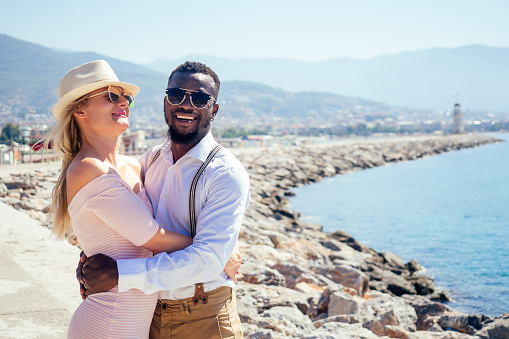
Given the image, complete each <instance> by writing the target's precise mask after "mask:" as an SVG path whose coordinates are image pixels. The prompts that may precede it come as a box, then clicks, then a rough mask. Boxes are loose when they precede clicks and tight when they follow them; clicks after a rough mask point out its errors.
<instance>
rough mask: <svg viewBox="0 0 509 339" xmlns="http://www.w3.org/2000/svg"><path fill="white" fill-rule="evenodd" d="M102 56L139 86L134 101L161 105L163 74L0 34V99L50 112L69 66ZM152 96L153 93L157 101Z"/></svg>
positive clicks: (124, 78) (131, 64)
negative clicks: (59, 85)
mask: <svg viewBox="0 0 509 339" xmlns="http://www.w3.org/2000/svg"><path fill="white" fill-rule="evenodd" d="M99 59H103V60H106V61H107V62H108V63H109V64H110V65H111V67H112V68H113V69H114V70H115V73H116V74H117V76H118V77H119V79H121V80H122V81H126V82H131V83H134V84H136V85H138V86H140V87H141V92H140V94H139V95H138V96H137V97H136V103H137V105H140V106H142V105H143V104H148V105H156V104H157V105H158V106H159V107H161V101H162V97H163V95H164V88H165V86H166V82H167V75H165V74H162V73H159V72H156V71H154V70H151V69H148V68H146V67H143V66H140V65H136V64H133V63H130V62H125V61H121V60H118V59H113V58H109V57H107V56H104V55H99V54H96V53H93V52H67V51H66V52H63V51H56V50H53V49H50V48H46V47H44V46H40V45H37V44H33V43H29V42H25V41H21V40H17V39H15V38H12V37H9V36H7V35H2V34H0V103H7V104H8V105H9V106H11V107H12V106H15V107H24V108H26V107H29V108H33V109H36V110H37V111H38V112H42V113H47V112H51V110H52V107H53V105H54V104H55V103H56V102H57V100H58V84H59V82H60V80H61V79H62V77H63V76H64V75H65V73H66V72H68V71H69V70H70V69H72V68H73V67H76V66H78V65H80V64H83V63H86V62H89V61H93V60H99ZM154 97H157V103H156V100H155V99H154Z"/></svg>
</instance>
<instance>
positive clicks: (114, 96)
mask: <svg viewBox="0 0 509 339" xmlns="http://www.w3.org/2000/svg"><path fill="white" fill-rule="evenodd" d="M104 93H108V97H109V98H110V101H111V102H112V103H114V104H116V103H117V102H118V100H119V99H120V97H124V98H125V99H126V100H127V101H128V102H129V105H128V106H127V107H129V108H133V107H134V96H133V95H132V93H131V92H128V91H125V90H123V89H122V88H120V87H117V86H108V90H107V91H104V92H101V93H97V94H94V95H91V96H88V97H86V98H85V99H88V98H92V97H96V96H98V95H101V94H104Z"/></svg>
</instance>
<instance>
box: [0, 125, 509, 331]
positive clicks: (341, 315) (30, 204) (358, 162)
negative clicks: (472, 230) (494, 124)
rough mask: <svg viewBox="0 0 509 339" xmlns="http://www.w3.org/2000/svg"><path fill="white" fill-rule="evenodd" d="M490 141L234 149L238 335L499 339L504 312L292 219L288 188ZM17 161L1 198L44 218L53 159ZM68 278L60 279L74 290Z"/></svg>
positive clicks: (5, 175)
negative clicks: (240, 211)
mask: <svg viewBox="0 0 509 339" xmlns="http://www.w3.org/2000/svg"><path fill="white" fill-rule="evenodd" d="M492 142H497V140H496V139H493V138H490V137H487V136H484V135H455V136H446V137H444V136H433V137H430V136H423V137H408V138H405V137H402V138H393V139H375V140H356V141H346V142H337V143H327V144H311V145H299V146H286V147H277V148H275V147H268V148H264V147H261V148H245V149H236V148H234V149H231V151H232V153H234V154H235V155H236V156H237V157H238V158H239V160H240V161H241V162H242V163H243V164H244V166H245V167H246V169H247V170H248V172H249V175H250V178H251V196H252V201H251V206H250V207H249V209H248V211H247V213H246V215H245V218H244V223H243V227H242V230H241V234H240V236H239V247H240V249H241V253H242V254H243V257H244V262H245V264H244V265H243V267H242V268H241V274H242V278H241V279H240V280H241V281H240V282H239V284H238V289H237V298H238V303H239V314H240V316H241V320H242V322H243V328H244V332H245V337H246V338H292V337H295V338H378V337H382V336H386V337H397V338H474V337H477V338H479V337H480V338H497V336H493V335H491V333H495V332H496V331H500V330H501V331H509V324H508V323H509V314H507V313H506V314H505V315H503V316H500V317H495V318H490V317H486V316H483V315H465V314H462V313H460V312H457V311H455V310H453V309H452V308H450V307H448V306H446V305H444V304H442V303H440V302H438V301H435V300H445V299H446V298H447V296H446V294H445V293H443V292H441V291H437V290H436V288H435V286H434V285H433V281H432V280H431V279H430V278H429V277H426V276H425V275H422V274H420V272H421V271H422V267H421V266H420V265H419V264H418V263H417V262H415V261H410V262H408V263H404V262H403V261H402V260H401V258H399V257H398V256H396V255H394V254H392V253H389V252H386V253H377V252H376V251H374V250H373V249H371V248H369V247H367V246H364V245H363V244H361V243H359V242H357V241H356V240H355V239H354V238H353V237H351V236H350V235H348V234H347V233H345V232H342V231H337V232H334V233H324V232H323V231H322V226H321V225H317V224H313V223H306V222H303V221H301V220H299V213H297V212H295V211H291V210H290V208H289V202H288V196H290V195H291V194H292V193H291V188H293V187H296V186H300V185H305V184H310V183H313V182H317V181H320V180H321V179H322V178H324V177H328V176H333V175H338V174H347V173H349V172H351V171H357V170H361V169H364V168H370V167H375V166H381V165H384V164H387V163H390V162H398V161H407V160H412V159H417V158H421V157H425V156H431V155H434V154H439V153H443V152H448V151H453V150H457V149H462V148H469V147H477V146H481V145H483V144H487V143H492ZM20 166H24V167H18V166H13V167H14V168H17V170H11V171H10V170H9V169H6V168H5V167H6V166H2V167H0V196H1V197H2V198H1V199H0V201H2V202H3V203H6V204H9V205H11V206H13V207H15V208H17V209H23V210H24V211H26V212H27V213H28V214H29V215H30V216H31V217H32V218H35V219H38V220H39V221H40V223H43V221H44V220H45V210H46V208H47V205H48V204H49V200H48V199H49V198H50V192H51V188H52V185H53V184H54V180H55V178H56V175H57V174H58V170H59V164H58V163H50V164H48V165H47V166H46V164H44V165H40V164H39V165H31V166H28V165H27V166H25V165H20ZM1 182H4V186H5V185H6V184H9V185H8V186H9V187H7V186H5V188H4V187H2V183H1ZM14 183H17V184H14ZM5 226H6V225H5V224H4V222H2V225H1V227H2V229H3V228H5ZM20 236H23V235H20ZM52 241H54V240H52ZM55 242H56V241H55ZM59 243H60V244H62V242H59ZM66 245H67V244H66ZM69 246H70V245H69ZM70 247H72V248H73V249H75V248H76V247H74V246H70ZM74 261H77V260H76V258H72V262H74ZM71 276H72V279H70V280H69V281H66V282H67V283H68V284H71V287H72V288H73V290H74V289H75V287H76V283H75V280H74V277H73V274H72V275H71ZM430 297H431V298H430ZM432 299H434V300H432ZM494 331H495V332H494ZM497 333H498V332H497Z"/></svg>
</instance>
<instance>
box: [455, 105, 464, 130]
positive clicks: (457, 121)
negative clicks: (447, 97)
mask: <svg viewBox="0 0 509 339" xmlns="http://www.w3.org/2000/svg"><path fill="white" fill-rule="evenodd" d="M462 120H463V113H461V106H460V104H458V103H456V104H455V105H454V112H453V114H452V133H453V134H461V133H463V121H462Z"/></svg>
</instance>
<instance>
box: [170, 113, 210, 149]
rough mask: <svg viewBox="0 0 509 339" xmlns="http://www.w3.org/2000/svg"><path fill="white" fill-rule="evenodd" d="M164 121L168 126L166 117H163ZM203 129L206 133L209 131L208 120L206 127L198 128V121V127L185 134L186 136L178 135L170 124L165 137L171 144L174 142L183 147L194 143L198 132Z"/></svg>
mask: <svg viewBox="0 0 509 339" xmlns="http://www.w3.org/2000/svg"><path fill="white" fill-rule="evenodd" d="M172 119H173V118H172ZM175 119H176V118H175ZM165 120H166V124H168V119H166V115H165ZM203 129H205V130H207V131H208V130H209V129H210V120H207V124H206V126H201V127H200V121H198V127H197V128H196V129H194V130H192V131H190V132H188V133H186V134H183V133H180V132H179V131H178V130H177V129H176V128H175V127H174V125H173V124H171V125H170V126H169V127H168V132H167V133H166V135H167V136H168V137H169V138H170V140H171V141H172V142H174V143H176V144H183V145H185V144H189V143H192V142H194V141H195V140H196V139H197V138H198V135H199V133H200V130H203Z"/></svg>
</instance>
